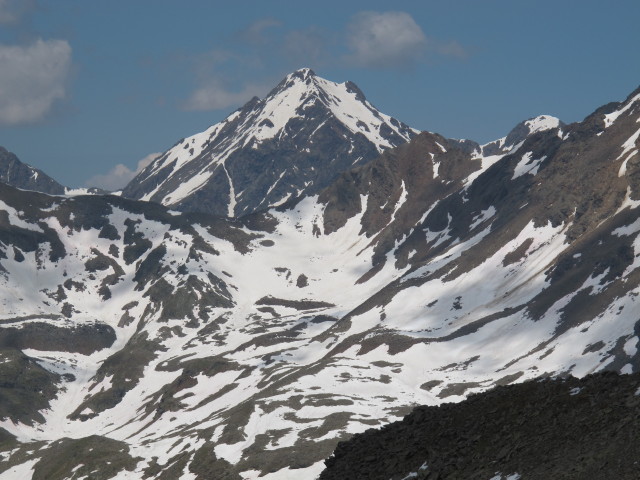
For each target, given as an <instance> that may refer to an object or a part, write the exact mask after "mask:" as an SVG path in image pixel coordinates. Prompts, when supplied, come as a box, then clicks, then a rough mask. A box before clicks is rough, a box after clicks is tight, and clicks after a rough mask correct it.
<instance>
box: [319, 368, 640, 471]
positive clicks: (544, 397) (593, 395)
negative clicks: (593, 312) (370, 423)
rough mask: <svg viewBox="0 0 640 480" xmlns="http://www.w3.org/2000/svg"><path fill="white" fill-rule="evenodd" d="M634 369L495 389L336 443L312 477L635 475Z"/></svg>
mask: <svg viewBox="0 0 640 480" xmlns="http://www.w3.org/2000/svg"><path fill="white" fill-rule="evenodd" d="M639 388H640V375H639V374H633V375H617V374H615V373H611V372H608V373H601V374H595V375H590V376H587V377H585V378H583V379H576V378H573V377H568V378H557V379H553V380H552V379H542V380H532V381H529V382H525V383H522V384H518V385H509V386H505V387H496V388H495V389H493V390H490V391H488V392H486V393H481V394H477V395H472V396H471V397H469V398H468V399H467V400H465V401H464V402H461V403H458V404H452V403H445V404H442V405H440V406H437V407H418V408H416V409H415V410H414V411H413V412H411V413H410V414H409V415H407V416H405V417H404V419H403V420H402V421H400V422H395V423H392V424H389V425H386V426H384V427H383V428H381V429H379V430H374V429H371V430H368V431H366V432H364V433H361V434H358V435H355V436H354V437H353V438H351V439H350V440H348V441H345V442H341V443H339V444H338V446H337V448H336V450H335V452H334V454H333V455H332V456H331V457H330V458H329V459H328V460H327V461H326V462H325V463H326V465H327V468H326V470H325V471H323V472H322V474H321V475H320V477H319V480H342V479H345V478H348V479H352V480H365V479H366V480H390V479H391V480H401V479H412V478H415V479H452V480H453V479H460V480H476V479H477V480H489V479H496V480H498V479H500V480H504V479H516V478H521V479H522V480H545V479H550V478H566V479H572V480H607V479H610V478H616V479H621V480H634V479H637V478H639V477H640V464H639V463H638V461H637V459H638V456H639V455H640V442H638V441H637V432H638V429H639V428H640V391H639Z"/></svg>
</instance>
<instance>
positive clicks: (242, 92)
mask: <svg viewBox="0 0 640 480" xmlns="http://www.w3.org/2000/svg"><path fill="white" fill-rule="evenodd" d="M203 83H204V84H203V85H202V86H201V87H200V88H197V89H196V90H195V91H194V92H193V93H192V94H191V96H190V97H189V98H188V99H187V101H186V102H185V103H184V105H183V107H184V109H185V110H219V109H222V108H228V107H233V106H237V105H239V104H243V103H245V102H247V101H249V100H250V99H251V98H252V97H254V96H256V95H257V96H259V95H261V94H264V91H265V87H264V85H258V84H254V83H248V84H245V85H243V86H242V87H241V88H240V89H239V90H232V89H230V88H229V87H228V86H227V84H226V82H224V81H222V80H221V79H219V78H215V77H212V78H209V79H208V80H207V81H206V82H203Z"/></svg>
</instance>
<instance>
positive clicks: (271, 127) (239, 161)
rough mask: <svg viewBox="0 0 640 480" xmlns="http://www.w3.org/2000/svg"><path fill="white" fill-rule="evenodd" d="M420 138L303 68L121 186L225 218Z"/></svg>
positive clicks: (304, 190) (305, 190) (358, 94)
mask: <svg viewBox="0 0 640 480" xmlns="http://www.w3.org/2000/svg"><path fill="white" fill-rule="evenodd" d="M417 133H418V131H417V130H414V129H412V128H410V127H408V126H407V125H405V124H404V123H402V122H400V121H398V120H396V119H395V118H392V117H390V116H388V115H385V114H384V113H382V112H380V111H379V110H377V109H376V108H375V107H374V106H373V105H372V104H371V103H369V102H368V101H367V99H366V97H365V96H364V94H363V93H362V91H361V90H360V89H359V88H358V87H357V86H356V85H355V84H354V83H353V82H343V83H336V82H332V81H330V80H326V79H324V78H321V77H318V76H317V75H316V74H315V72H314V71H313V70H311V69H310V68H301V69H299V70H296V71H294V72H292V73H290V74H288V75H287V76H286V77H285V78H284V79H283V80H282V81H281V82H280V83H279V84H278V85H277V86H276V87H275V88H274V89H273V90H271V92H269V94H268V95H267V96H266V97H265V98H263V99H255V98H254V99H253V100H251V101H250V102H248V103H246V104H245V105H244V106H243V107H242V108H240V109H239V110H237V111H235V112H234V113H232V114H231V115H229V116H228V117H227V118H226V119H225V120H223V121H222V122H220V123H218V124H216V125H213V126H211V127H210V128H209V129H207V130H205V131H204V132H201V133H198V134H196V135H193V136H191V137H188V138H185V139H183V140H181V141H180V142H178V144H176V145H175V146H174V147H173V148H171V149H170V150H168V151H166V152H165V153H164V154H163V155H161V156H160V157H159V158H158V159H156V160H155V161H154V162H153V163H151V164H150V165H149V166H147V168H145V169H144V170H143V171H142V172H140V174H139V175H138V176H137V177H136V178H134V179H133V180H132V182H131V183H130V184H129V185H127V187H126V188H125V189H124V190H123V195H124V196H126V197H130V198H135V199H142V200H151V201H155V202H159V203H162V204H163V205H167V206H169V205H170V206H172V207H173V208H175V209H179V210H197V211H205V212H208V213H216V214H220V215H227V216H230V217H233V216H239V215H242V214H247V213H251V212H253V211H256V210H258V209H263V208H267V207H273V206H277V205H280V204H282V203H284V202H286V201H287V200H288V199H290V198H296V197H299V196H301V195H313V194H315V193H317V192H318V191H320V190H321V189H322V188H324V187H326V186H327V185H328V183H329V182H330V181H332V180H333V179H334V178H335V176H336V175H337V174H338V173H340V172H342V171H344V170H347V169H349V168H352V167H355V166H358V165H362V164H364V163H367V162H368V161H370V160H373V159H374V158H375V157H377V156H378V155H379V154H380V153H382V152H383V151H384V150H386V149H388V148H393V147H396V146H398V145H401V144H403V143H406V142H407V141H408V140H409V139H411V138H412V137H413V136H415V135H416V134H417Z"/></svg>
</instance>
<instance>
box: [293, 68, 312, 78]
mask: <svg viewBox="0 0 640 480" xmlns="http://www.w3.org/2000/svg"><path fill="white" fill-rule="evenodd" d="M315 76H316V72H314V71H313V70H311V69H310V68H307V67H305V68H299V69H298V70H296V71H295V72H292V73H290V74H289V75H287V77H289V78H300V79H301V80H307V79H308V78H310V77H315Z"/></svg>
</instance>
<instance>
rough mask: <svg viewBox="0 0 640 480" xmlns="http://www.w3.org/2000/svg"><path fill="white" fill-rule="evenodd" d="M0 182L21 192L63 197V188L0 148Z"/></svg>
mask: <svg viewBox="0 0 640 480" xmlns="http://www.w3.org/2000/svg"><path fill="white" fill-rule="evenodd" d="M0 182H4V183H7V184H9V185H13V186H14V187H18V188H21V189H23V190H34V191H36V192H42V193H50V194H53V195H63V194H64V193H65V187H63V186H62V185H60V184H59V183H58V182H56V181H55V180H54V179H53V178H51V177H49V176H48V175H46V174H45V173H43V172H42V171H40V170H38V169H37V168H33V167H32V166H30V165H27V164H25V163H22V162H21V161H20V160H18V157H16V156H15V155H14V154H13V153H11V152H9V151H8V150H7V149H5V148H3V147H0Z"/></svg>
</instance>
